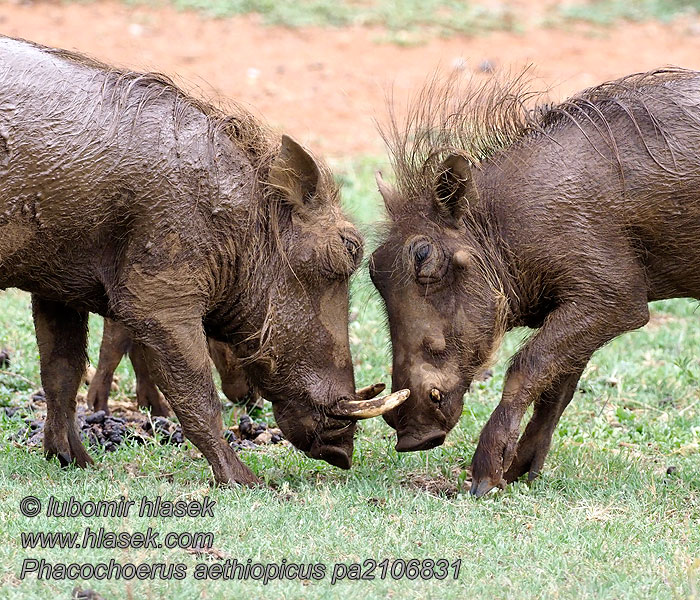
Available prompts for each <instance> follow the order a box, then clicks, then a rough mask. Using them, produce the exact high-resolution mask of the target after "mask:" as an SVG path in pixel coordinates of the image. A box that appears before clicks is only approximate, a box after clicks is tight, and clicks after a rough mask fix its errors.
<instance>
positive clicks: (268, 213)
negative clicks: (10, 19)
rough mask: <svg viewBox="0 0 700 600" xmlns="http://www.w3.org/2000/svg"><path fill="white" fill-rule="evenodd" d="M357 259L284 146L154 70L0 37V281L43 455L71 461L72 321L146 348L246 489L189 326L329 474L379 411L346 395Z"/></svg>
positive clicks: (220, 461)
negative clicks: (34, 393)
mask: <svg viewBox="0 0 700 600" xmlns="http://www.w3.org/2000/svg"><path fill="white" fill-rule="evenodd" d="M361 254H362V242H361V240H360V237H359V235H358V233H357V231H356V230H355V228H354V227H353V226H352V225H351V224H350V223H349V222H348V221H347V220H346V219H345V217H344V216H343V214H342V213H341V210H340V207H339V201H338V189H337V187H336V184H335V183H334V181H333V178H332V176H331V174H330V172H329V171H328V169H327V167H326V166H325V165H324V164H323V163H322V162H320V161H317V160H316V159H314V158H313V157H312V156H311V155H310V154H309V153H308V152H307V151H306V150H305V149H304V148H302V147H301V146H300V145H299V144H297V143H296V142H295V141H293V140H292V139H290V138H289V137H286V136H282V138H281V140H280V138H278V137H277V136H273V135H272V134H271V133H270V132H268V131H267V130H266V129H265V128H264V127H263V126H262V125H261V124H260V123H259V121H258V120H256V119H255V118H253V117H252V116H251V115H250V114H248V113H247V112H245V111H243V110H242V109H240V108H232V112H231V113H230V114H224V113H223V112H221V111H219V110H217V109H215V108H213V107H211V106H208V105H206V104H204V103H202V102H199V101H197V100H195V99H193V98H191V97H190V96H188V95H186V94H185V93H184V92H182V91H181V90H180V89H178V88H177V87H176V86H175V85H174V84H173V83H172V82H170V81H169V80H167V79H166V78H164V77H162V76H158V75H153V74H143V73H131V72H126V71H121V70H117V69H114V68H112V67H109V66H106V65H103V64H100V63H98V62H96V61H93V60H90V59H87V58H85V57H83V56H80V55H77V54H74V53H71V52H67V51H63V50H54V49H49V48H44V47H40V46H37V45H35V44H32V43H29V42H25V41H21V40H13V39H9V38H0V288H5V287H18V288H21V289H24V290H27V291H29V292H31V293H32V305H33V310H34V322H35V327H36V335H37V340H38V344H39V353H40V360H41V379H42V384H43V387H44V390H45V392H46V400H47V404H48V414H47V418H46V425H45V436H44V450H45V452H46V453H47V455H49V456H57V457H58V458H59V460H60V461H61V462H62V463H69V462H75V463H77V464H78V465H81V466H82V465H86V464H87V463H89V462H91V459H90V457H89V455H88V454H87V452H86V451H85V449H84V448H83V446H82V444H81V442H80V438H79V437H78V430H77V428H76V423H75V395H76V390H77V388H78V385H79V383H80V380H81V377H82V373H83V370H84V366H85V343H86V333H87V315H88V311H92V312H95V313H98V314H101V315H103V316H106V317H108V318H110V319H113V320H115V321H117V322H120V323H122V324H124V325H125V326H127V328H128V329H129V330H130V331H131V332H132V334H133V335H134V339H135V340H136V341H138V342H140V343H143V344H144V346H145V347H146V348H147V352H146V361H147V362H148V365H149V368H150V370H151V373H153V375H154V376H155V378H156V383H157V385H158V387H159V388H160V389H161V390H162V391H163V393H164V395H165V397H166V399H167V401H168V403H169V404H170V406H171V407H172V409H173V410H174V411H175V414H176V415H177V416H178V418H179V419H180V422H181V424H182V429H183V431H184V433H185V435H186V436H187V437H188V438H189V439H190V440H191V441H192V442H193V443H194V444H195V445H196V446H197V447H198V448H199V449H200V450H201V452H202V453H203V454H204V456H205V457H206V458H207V460H208V461H209V463H210V465H211V466H212V469H213V472H214V477H215V478H216V480H217V481H219V482H239V483H248V484H250V483H254V482H257V481H258V478H257V477H256V476H255V475H254V474H253V473H252V471H250V470H249V469H248V468H247V467H246V466H245V465H244V464H243V463H242V462H241V461H240V460H239V458H238V457H237V456H236V454H235V452H234V451H233V450H232V449H231V448H230V447H229V445H228V444H227V443H226V441H225V440H224V439H223V437H222V422H221V407H220V402H219V399H218V395H217V393H216V390H215V388H214V383H213V380H212V373H211V367H210V363H209V355H208V352H207V341H206V336H207V335H209V336H210V337H212V338H214V339H217V340H220V341H223V342H227V343H230V344H232V345H233V347H235V348H236V351H237V353H239V356H240V357H241V358H242V359H244V360H245V362H246V365H245V370H246V373H247V374H249V375H250V376H251V379H252V380H253V381H255V383H256V385H257V386H258V387H259V388H260V389H261V390H262V391H263V392H264V393H265V395H266V397H267V398H268V399H269V400H270V401H272V402H273V404H274V411H275V415H276V418H277V421H278V424H279V426H280V427H281V429H282V430H283V431H284V433H285V435H286V436H287V437H288V439H289V440H290V441H291V442H292V443H294V444H295V445H296V446H297V447H298V448H300V449H302V450H304V451H306V452H307V453H308V454H309V455H310V456H313V457H314V458H320V459H324V460H326V461H328V462H330V463H332V464H334V465H338V466H340V467H345V468H347V467H349V466H350V460H351V453H352V438H353V432H354V430H355V422H356V419H357V418H360V417H366V416H371V415H375V414H377V413H379V412H381V410H382V407H383V406H384V402H385V401H384V400H381V399H376V398H375V399H372V400H370V399H368V398H367V396H368V395H369V394H370V393H374V391H376V388H375V387H371V388H370V389H371V392H367V393H363V394H360V398H357V395H356V392H355V388H354V381H353V372H352V363H351V357H350V350H349V342H348V332H347V323H348V317H347V311H348V278H349V276H350V273H352V271H353V270H354V269H355V268H356V266H357V263H358V261H359V260H360V257H361ZM404 396H405V394H403V396H401V397H404ZM396 401H398V400H397V398H396V397H392V398H390V399H389V401H388V402H389V404H391V403H392V402H396Z"/></svg>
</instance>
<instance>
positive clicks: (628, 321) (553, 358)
mask: <svg viewBox="0 0 700 600" xmlns="http://www.w3.org/2000/svg"><path fill="white" fill-rule="evenodd" d="M611 275H613V276H617V280H616V281H614V282H612V283H610V282H608V286H609V287H606V288H605V289H600V290H597V293H595V294H594V293H591V291H590V290H589V291H588V293H589V296H585V295H583V294H582V295H580V296H579V297H578V298H577V296H576V294H572V297H574V298H577V300H578V301H577V302H569V303H564V304H562V305H561V306H559V308H557V309H556V310H555V311H553V312H552V313H550V314H549V316H548V317H547V319H546V321H545V323H544V325H542V327H541V328H540V329H539V330H538V331H537V333H536V334H535V335H533V336H532V337H531V338H530V339H529V340H528V342H527V343H526V344H525V346H524V347H523V348H522V349H521V350H520V352H518V354H517V355H516V357H515V358H514V359H513V362H512V364H511V367H510V369H509V370H508V374H507V376H506V382H505V384H504V386H503V396H502V398H501V402H500V403H499V405H498V406H497V407H496V409H495V410H494V411H493V413H492V414H491V417H490V418H489V420H488V422H487V423H486V426H485V427H484V429H483V430H482V432H481V435H480V436H479V443H478V445H477V447H476V451H475V452H474V458H473V459H472V487H471V489H470V491H471V493H472V494H473V495H475V496H477V497H479V496H483V495H484V494H485V493H486V492H488V491H489V490H490V489H492V488H494V487H496V486H499V485H502V482H503V478H504V476H505V475H506V474H507V473H508V471H509V469H510V467H511V465H512V463H513V460H514V459H515V456H516V443H517V441H518V435H519V432H520V421H521V420H522V418H523V416H525V412H526V410H527V407H528V406H529V405H530V404H531V403H532V402H534V401H536V400H537V399H539V398H540V397H541V396H542V395H543V394H544V393H545V391H546V390H548V389H552V388H553V386H554V384H555V382H556V381H557V380H563V379H564V378H565V377H567V376H568V375H571V374H572V373H577V372H580V371H582V370H583V368H584V367H585V365H586V363H587V362H588V360H589V359H590V357H591V355H592V354H593V353H594V352H595V351H596V350H597V349H598V348H600V347H601V346H603V345H604V344H606V343H607V342H608V341H610V340H611V339H613V338H615V337H617V336H618V335H620V334H622V333H624V332H626V331H631V330H633V329H637V328H638V327H642V326H643V325H644V324H645V323H646V322H647V321H648V320H649V309H648V307H647V303H646V291H645V289H646V288H645V287H644V280H643V278H641V277H640V279H638V280H636V281H635V280H631V281H630V280H629V279H628V280H627V281H625V279H624V275H627V276H628V277H629V273H627V274H624V273H611ZM601 283H602V282H601ZM589 297H590V298H595V299H596V302H594V303H593V304H589V305H587V303H586V302H585V299H586V298H589ZM602 299H604V301H603V300H602ZM562 410H563V408H562ZM556 420H558V416H557V418H556ZM556 420H555V421H554V423H552V428H553V426H554V425H555V424H556ZM533 435H534V433H533ZM541 435H544V432H543V433H542V434H541ZM533 441H534V438H533ZM535 454H536V453H535ZM545 454H546V452H545ZM533 456H534V455H533ZM541 458H542V460H544V455H543V456H542V457H541Z"/></svg>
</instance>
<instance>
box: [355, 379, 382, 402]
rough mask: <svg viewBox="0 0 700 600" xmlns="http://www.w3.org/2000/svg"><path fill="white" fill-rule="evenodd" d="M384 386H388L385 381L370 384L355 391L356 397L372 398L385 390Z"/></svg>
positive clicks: (359, 398)
mask: <svg viewBox="0 0 700 600" xmlns="http://www.w3.org/2000/svg"><path fill="white" fill-rule="evenodd" d="M384 388H386V386H385V385H384V384H383V383H374V384H372V385H368V386H367V387H363V388H362V389H359V390H357V391H356V392H355V398H356V399H357V400H371V399H372V398H374V397H375V396H377V395H378V394H381V393H382V392H383V391H384Z"/></svg>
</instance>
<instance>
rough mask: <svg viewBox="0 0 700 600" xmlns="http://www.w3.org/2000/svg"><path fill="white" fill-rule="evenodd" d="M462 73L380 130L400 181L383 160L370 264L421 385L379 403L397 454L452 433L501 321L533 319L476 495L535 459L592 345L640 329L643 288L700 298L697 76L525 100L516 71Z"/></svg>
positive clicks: (480, 452)
mask: <svg viewBox="0 0 700 600" xmlns="http://www.w3.org/2000/svg"><path fill="white" fill-rule="evenodd" d="M455 87H460V86H459V85H456V84H455V83H454V81H453V82H452V83H447V84H444V85H443V84H441V83H434V84H431V85H428V86H427V87H426V88H425V90H424V92H423V94H422V95H421V96H420V97H419V98H418V102H417V103H416V106H414V108H413V109H412V110H411V111H409V115H408V121H407V123H403V121H400V120H399V119H398V118H396V117H393V118H392V119H391V125H390V126H389V127H388V128H386V129H385V138H386V139H387V141H388V145H389V148H390V151H391V154H392V157H393V166H394V169H395V173H396V186H395V187H393V186H390V185H389V184H388V183H386V182H385V181H384V180H383V179H382V177H381V174H378V185H379V189H380V192H381V194H382V196H383V197H384V200H385V204H386V208H387V211H388V213H389V215H390V220H391V224H390V230H389V232H388V235H387V236H386V240H385V241H384V243H383V244H382V245H381V246H380V247H379V248H378V249H377V250H376V252H375V253H374V254H373V256H372V260H371V267H370V268H371V275H372V279H373V281H374V283H375V285H376V286H377V288H378V289H379V291H380V293H381V295H382V297H383V299H384V301H385V303H386V308H387V311H388V316H389V323H390V330H391V339H392V344H393V378H394V385H395V387H396V388H399V387H401V388H403V387H407V388H409V389H410V390H411V396H410V398H409V399H408V401H407V402H406V403H404V404H403V405H402V406H400V407H399V408H397V409H396V410H394V411H392V412H391V413H388V414H387V415H385V419H386V420H387V421H388V423H389V424H390V425H391V426H393V427H394V428H395V429H396V430H397V435H398V443H397V446H396V448H397V450H399V451H409V450H422V449H427V448H432V447H434V446H437V445H439V444H441V443H442V442H443V440H444V439H445V436H446V434H447V433H448V432H449V431H450V429H451V428H452V427H454V425H455V424H456V422H457V420H458V419H459V417H460V415H461V411H462V406H463V395H464V393H465V391H466V390H467V389H468V388H469V385H470V383H471V381H472V378H473V377H474V375H475V374H476V373H477V372H478V371H479V370H480V369H481V368H482V367H483V365H484V364H485V363H486V362H487V361H488V359H489V357H490V356H491V355H492V353H493V351H494V349H495V348H496V347H497V345H498V343H499V341H500V339H501V337H502V335H503V334H504V332H505V331H507V330H509V329H511V328H513V327H516V326H527V327H530V328H534V329H537V331H536V332H535V333H534V334H533V335H532V336H531V337H530V338H529V339H528V340H527V342H526V343H525V344H524V345H523V347H522V348H521V349H520V350H519V351H518V352H517V354H516V355H515V356H514V357H513V359H512V361H511V364H510V367H509V369H508V372H507V376H506V381H505V384H504V390H503V396H502V400H501V402H500V404H499V405H498V407H497V408H496V409H495V410H494V412H493V414H492V415H491V418H490V419H489V420H488V423H487V424H486V426H485V427H484V429H483V431H482V432H481V436H480V439H479V443H478V445H477V448H476V452H475V454H474V457H473V461H472V477H473V482H472V487H471V491H472V493H473V494H474V495H476V496H481V495H483V494H484V493H486V492H487V491H488V490H490V489H492V488H493V487H495V486H499V485H504V484H505V483H506V482H512V481H514V480H515V479H517V478H519V477H520V476H521V475H524V474H525V473H529V478H530V479H532V478H534V477H535V476H536V475H537V474H538V473H539V472H540V470H541V469H542V465H543V463H544V460H545V456H546V455H547V452H548V450H549V447H550V444H551V440H552V433H553V431H554V428H555V427H556V424H557V422H558V421H559V418H560V417H561V414H562V412H563V411H564V409H565V408H566V406H567V405H568V403H569V402H570V401H571V398H572V396H573V394H574V391H575V390H576V387H577V383H578V380H579V377H580V376H581V372H582V370H583V369H584V367H585V366H586V364H587V362H588V360H589V359H590V357H591V355H592V354H593V352H595V350H596V349H598V348H600V347H601V346H602V345H603V344H605V343H606V342H608V341H609V340H611V339H613V338H614V337H616V336H618V335H620V334H622V333H624V332H626V331H630V330H633V329H636V328H638V327H641V326H643V325H644V324H645V323H646V322H647V320H648V318H649V311H648V308H647V303H648V302H649V301H651V300H658V299H663V298H674V297H693V298H700V271H699V270H698V268H697V265H698V262H700V151H699V148H700V73H697V72H693V71H686V70H681V69H664V70H658V71H653V72H649V73H643V74H637V75H631V76H628V77H624V78H622V79H619V80H617V81H612V82H609V83H604V84H602V85H600V86H597V87H594V88H591V89H588V90H586V91H583V92H581V93H580V94H578V95H576V96H574V97H572V98H570V99H568V100H567V101H565V102H563V103H561V104H559V105H544V104H539V106H538V105H537V104H538V103H536V102H534V103H530V101H531V100H532V97H533V96H532V94H531V93H530V92H528V91H527V86H526V85H525V84H524V83H523V79H522V78H517V79H515V80H513V81H511V82H510V83H508V84H506V85H504V86H501V85H499V84H493V83H491V84H482V85H481V86H472V87H471V88H470V89H467V90H462V91H461V92H460V93H458V94H455ZM460 94H461V95H460ZM524 105H525V106H534V108H532V109H525V108H523V106H524ZM532 403H534V413H533V415H532V418H531V419H530V421H529V423H528V425H527V427H526V429H525V431H524V433H523V434H522V437H520V439H519V440H518V437H519V425H520V422H521V420H522V418H523V416H524V414H525V411H526V409H527V407H528V406H529V405H530V404H532Z"/></svg>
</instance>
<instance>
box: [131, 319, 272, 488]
mask: <svg viewBox="0 0 700 600" xmlns="http://www.w3.org/2000/svg"><path fill="white" fill-rule="evenodd" d="M139 313H140V314H146V315H147V314H149V313H148V311H144V309H141V310H140V311H139ZM129 327H130V329H131V330H132V331H133V332H134V335H135V336H138V337H137V339H136V340H135V341H140V342H142V343H143V344H144V356H145V359H146V364H147V367H148V370H149V371H150V373H151V375H152V377H153V378H154V380H155V383H156V385H157V386H158V387H159V388H160V389H161V390H162V392H163V394H164V395H165V398H166V400H167V401H168V403H169V404H170V407H171V408H172V409H173V411H174V412H175V414H176V415H177V418H178V419H179V420H180V424H181V425H182V431H183V433H184V434H185V436H186V437H187V439H189V440H190V441H191V442H192V443H193V444H194V445H195V446H197V448H198V449H199V450H200V451H201V452H202V454H204V456H205V457H206V459H207V461H209V464H210V465H211V468H212V471H213V472H214V479H215V480H216V481H217V483H240V484H244V485H253V484H257V483H260V480H259V479H258V478H257V476H256V475H255V474H254V473H253V472H252V471H251V470H250V469H249V468H248V467H247V466H246V465H245V464H244V463H243V462H242V461H241V460H240V459H239V458H238V456H237V455H236V453H235V452H234V451H233V449H232V448H231V447H230V446H229V445H228V443H227V442H226V440H224V437H223V422H222V420H221V402H220V400H219V395H218V393H217V392H216V388H215V386H214V379H213V377H212V372H211V363H210V361H209V352H208V351H207V340H206V336H205V335H204V329H203V327H202V317H201V316H199V315H197V316H194V317H190V316H187V315H185V314H183V312H182V311H181V310H173V312H172V314H170V313H166V312H161V313H159V315H158V319H157V320H155V319H150V318H146V320H145V321H141V320H130V321H129Z"/></svg>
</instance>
